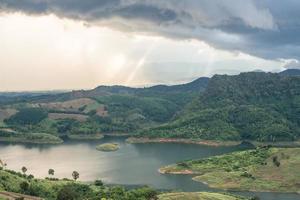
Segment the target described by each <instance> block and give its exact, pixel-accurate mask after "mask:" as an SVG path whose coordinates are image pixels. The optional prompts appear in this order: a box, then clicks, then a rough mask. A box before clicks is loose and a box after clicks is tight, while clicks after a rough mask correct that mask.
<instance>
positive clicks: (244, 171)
mask: <svg viewBox="0 0 300 200" xmlns="http://www.w3.org/2000/svg"><path fill="white" fill-rule="evenodd" d="M299 168H300V148H267V147H264V148H259V149H256V150H248V151H243V152H235V153H230V154H226V155H221V156H215V157H211V158H207V159H201V160H190V161H184V162H178V163H177V164H173V165H169V166H166V167H162V168H160V169H159V172H160V173H162V174H189V175H195V177H194V178H193V180H195V181H198V182H202V183H205V184H208V186H209V187H211V188H218V189H224V190H235V191H256V192H257V191H259V192H292V193H299V192H300V185H299V181H300V174H299V172H298V171H297V169H299Z"/></svg>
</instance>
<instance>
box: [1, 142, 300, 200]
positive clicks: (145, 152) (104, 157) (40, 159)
mask: <svg viewBox="0 0 300 200" xmlns="http://www.w3.org/2000/svg"><path fill="white" fill-rule="evenodd" d="M105 142H115V143H119V144H120V149H119V151H116V152H101V151H97V150H96V149H95V147H96V145H98V144H101V143H105ZM249 148H251V147H249V146H246V145H240V146H234V147H209V146H202V145H194V144H171V143H164V144H158V143H157V144H128V143H126V142H125V138H122V137H105V138H104V139H102V140H99V141H80V142H79V141H70V140H67V141H65V143H64V144H59V145H32V144H7V143H1V144H0V159H2V160H3V161H4V162H6V163H7V165H8V166H7V167H8V168H9V169H13V170H16V171H20V169H21V167H22V166H26V167H27V169H28V172H27V173H28V174H33V175H34V176H35V177H39V178H44V177H46V176H48V169H49V168H53V169H54V170H55V177H58V178H64V177H66V178H71V174H72V171H74V170H76V171H78V172H79V174H80V178H79V180H81V181H87V182H88V181H94V180H96V179H101V180H103V181H104V182H105V183H108V184H121V185H132V186H135V185H149V186H151V187H154V188H158V189H163V190H173V189H176V190H182V191H207V190H209V191H220V190H214V189H210V188H208V187H207V185H205V184H202V183H198V182H194V181H192V180H191V176H186V175H162V174H159V173H158V171H157V170H158V168H159V167H161V166H164V165H168V164H172V163H175V162H177V161H181V160H187V159H195V158H204V157H208V156H213V155H220V154H223V153H228V152H232V151H237V150H243V149H249ZM238 194H242V195H251V196H254V195H256V196H259V197H260V198H261V199H264V200H277V199H278V200H282V199H284V200H296V199H297V200H298V199H300V195H297V194H282V193H252V192H239V193H238Z"/></svg>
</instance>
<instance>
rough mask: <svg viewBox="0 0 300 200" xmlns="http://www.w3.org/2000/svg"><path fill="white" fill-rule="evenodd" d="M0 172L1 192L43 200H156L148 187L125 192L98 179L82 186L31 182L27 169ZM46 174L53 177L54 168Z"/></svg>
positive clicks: (36, 180)
mask: <svg viewBox="0 0 300 200" xmlns="http://www.w3.org/2000/svg"><path fill="white" fill-rule="evenodd" d="M2 170H3V169H1V170H0V189H4V190H6V191H10V192H17V193H22V194H26V195H32V196H38V197H42V198H45V199H53V200H54V199H56V200H82V199H90V200H104V199H105V200H109V199H115V200H132V199H136V200H156V199H158V198H157V195H158V191H156V190H153V189H151V188H149V187H140V188H136V189H130V190H129V189H125V188H124V187H120V186H114V187H112V186H106V185H104V184H103V182H102V181H101V180H96V181H95V183H92V184H84V183H81V182H78V181H71V180H67V179H64V180H59V179H56V180H52V179H46V180H40V179H34V177H33V176H32V175H29V176H27V175H26V172H27V168H26V167H22V169H21V170H22V172H23V174H21V173H20V172H15V171H12V170H3V171H2ZM48 173H49V175H53V174H54V170H53V169H49V171H48ZM72 176H73V178H74V180H77V179H78V177H79V173H78V172H76V171H74V172H73V173H72Z"/></svg>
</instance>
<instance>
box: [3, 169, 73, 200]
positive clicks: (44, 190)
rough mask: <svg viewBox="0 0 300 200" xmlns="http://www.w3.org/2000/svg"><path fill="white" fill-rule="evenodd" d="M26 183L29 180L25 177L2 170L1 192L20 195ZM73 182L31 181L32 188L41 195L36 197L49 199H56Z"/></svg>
mask: <svg viewBox="0 0 300 200" xmlns="http://www.w3.org/2000/svg"><path fill="white" fill-rule="evenodd" d="M24 181H25V182H27V181H28V180H27V179H26V178H24V177H20V176H18V175H14V174H11V173H9V172H6V171H4V170H0V190H1V191H9V192H16V193H20V192H21V191H22V189H21V188H20V184H21V183H22V182H24ZM71 182H72V181H49V180H42V179H35V180H33V181H31V184H32V187H34V188H37V190H38V191H39V194H36V196H40V197H48V198H47V199H55V196H54V194H56V193H57V192H58V190H59V189H60V188H61V187H62V186H64V185H67V184H68V183H71Z"/></svg>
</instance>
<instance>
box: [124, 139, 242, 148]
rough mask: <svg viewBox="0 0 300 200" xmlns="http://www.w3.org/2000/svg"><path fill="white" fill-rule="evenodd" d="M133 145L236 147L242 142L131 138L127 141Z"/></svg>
mask: <svg viewBox="0 0 300 200" xmlns="http://www.w3.org/2000/svg"><path fill="white" fill-rule="evenodd" d="M126 142H128V143H132V144H143V143H182V144H199V145H206V146H212V147H220V146H236V145H239V144H241V141H216V140H200V139H199V140H198V139H183V138H146V137H143V138H137V137H130V138H128V139H127V140H126Z"/></svg>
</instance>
